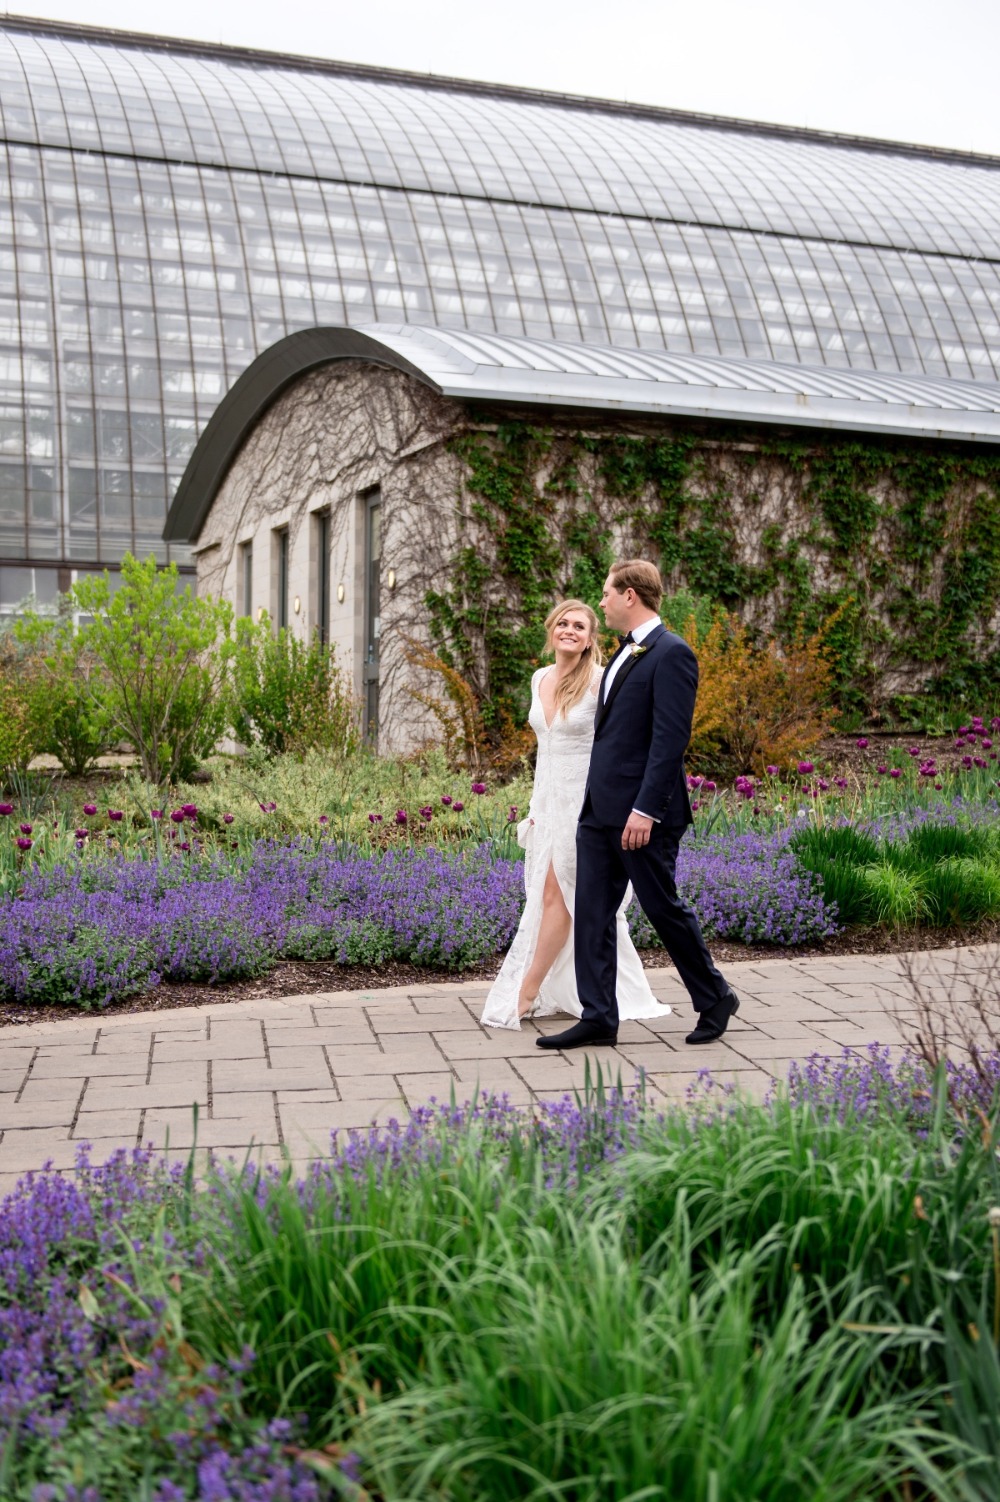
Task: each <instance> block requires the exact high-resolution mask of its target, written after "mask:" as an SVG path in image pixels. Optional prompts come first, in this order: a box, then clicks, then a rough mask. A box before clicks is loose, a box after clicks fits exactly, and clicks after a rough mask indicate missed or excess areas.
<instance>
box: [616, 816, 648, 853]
mask: <svg viewBox="0 0 1000 1502" xmlns="http://www.w3.org/2000/svg"><path fill="white" fill-rule="evenodd" d="M652 828H653V821H652V819H647V818H646V815H645V814H637V813H636V812H635V810H634V809H633V810H632V812H631V813H630V814H629V816H628V823H627V824H626V825H625V828H624V829H623V830H622V849H623V850H641V849H642V847H643V845H648V844H649V836H650V832H651V830H652Z"/></svg>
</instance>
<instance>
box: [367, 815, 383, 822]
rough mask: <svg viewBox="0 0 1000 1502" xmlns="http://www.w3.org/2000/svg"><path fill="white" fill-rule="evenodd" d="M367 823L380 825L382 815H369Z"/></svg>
mask: <svg viewBox="0 0 1000 1502" xmlns="http://www.w3.org/2000/svg"><path fill="white" fill-rule="evenodd" d="M368 822H369V824H381V822H382V815H381V814H369V815H368Z"/></svg>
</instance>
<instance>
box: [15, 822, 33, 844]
mask: <svg viewBox="0 0 1000 1502" xmlns="http://www.w3.org/2000/svg"><path fill="white" fill-rule="evenodd" d="M21 827H22V829H23V828H24V826H23V825H22V826H21ZM31 844H32V842H31V840H25V839H20V840H18V842H17V848H18V850H30V849H31Z"/></svg>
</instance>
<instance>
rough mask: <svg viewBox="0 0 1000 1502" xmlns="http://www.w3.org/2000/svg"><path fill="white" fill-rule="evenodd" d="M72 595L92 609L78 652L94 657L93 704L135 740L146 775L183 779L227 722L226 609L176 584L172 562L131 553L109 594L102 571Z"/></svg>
mask: <svg viewBox="0 0 1000 1502" xmlns="http://www.w3.org/2000/svg"><path fill="white" fill-rule="evenodd" d="M71 599H72V601H73V604H74V605H75V606H76V607H77V608H78V609H79V610H81V611H84V612H86V613H87V614H89V615H90V616H91V619H90V620H89V621H87V622H86V624H85V625H83V626H82V627H81V629H80V650H81V651H82V652H84V653H86V654H87V655H88V656H89V657H90V658H92V660H93V661H94V662H95V663H96V665H97V669H98V671H97V672H96V673H95V675H94V677H93V678H92V679H91V680H90V682H89V684H88V692H89V694H90V697H91V701H92V703H93V705H94V707H95V709H101V710H104V711H106V713H107V717H108V725H109V727H110V730H111V733H112V734H115V733H117V735H120V736H121V737H123V738H124V739H125V740H128V741H130V742H131V743H132V745H133V746H134V747H135V751H136V755H137V756H138V758H139V762H140V765H141V767H142V773H143V776H144V777H145V778H146V780H147V781H149V782H152V783H157V784H164V783H168V782H173V781H175V780H176V779H177V778H178V777H189V776H190V775H191V773H192V772H193V771H195V769H196V768H197V765H198V761H199V759H200V758H202V757H205V756H207V755H208V754H209V752H210V751H212V750H213V749H214V747H215V744H216V742H217V741H218V739H219V737H220V736H221V735H222V733H223V731H224V730H225V728H226V701H225V694H224V689H225V685H226V677H227V673H228V665H229V658H230V656H231V655H232V642H231V640H230V626H231V623H232V613H233V612H232V607H231V606H230V605H229V604H228V603H227V602H226V601H224V600H206V599H199V598H198V597H197V596H195V595H193V594H192V593H191V589H190V587H189V586H185V588H184V589H183V590H179V589H178V575H177V566H176V564H170V565H169V566H168V567H167V568H164V569H158V568H157V566H156V560H155V559H154V558H147V559H146V561H145V562H144V563H139V562H138V561H137V560H136V559H135V558H133V557H132V556H131V554H128V553H127V554H126V555H125V557H124V559H123V560H122V583H121V586H120V588H119V589H118V590H117V591H116V592H115V593H114V595H112V593H111V584H110V581H109V579H108V575H107V574H106V573H105V574H103V575H90V576H88V577H86V578H83V579H80V580H78V581H77V583H76V584H75V585H74V586H73V590H72V593H71Z"/></svg>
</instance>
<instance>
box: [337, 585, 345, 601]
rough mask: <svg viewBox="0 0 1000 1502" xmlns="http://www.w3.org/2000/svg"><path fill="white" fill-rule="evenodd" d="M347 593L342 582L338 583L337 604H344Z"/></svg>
mask: <svg viewBox="0 0 1000 1502" xmlns="http://www.w3.org/2000/svg"><path fill="white" fill-rule="evenodd" d="M346 593H347V591H346V589H345V588H344V586H343V585H342V584H338V585H337V604H338V605H343V603H344V595H345V594H346Z"/></svg>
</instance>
